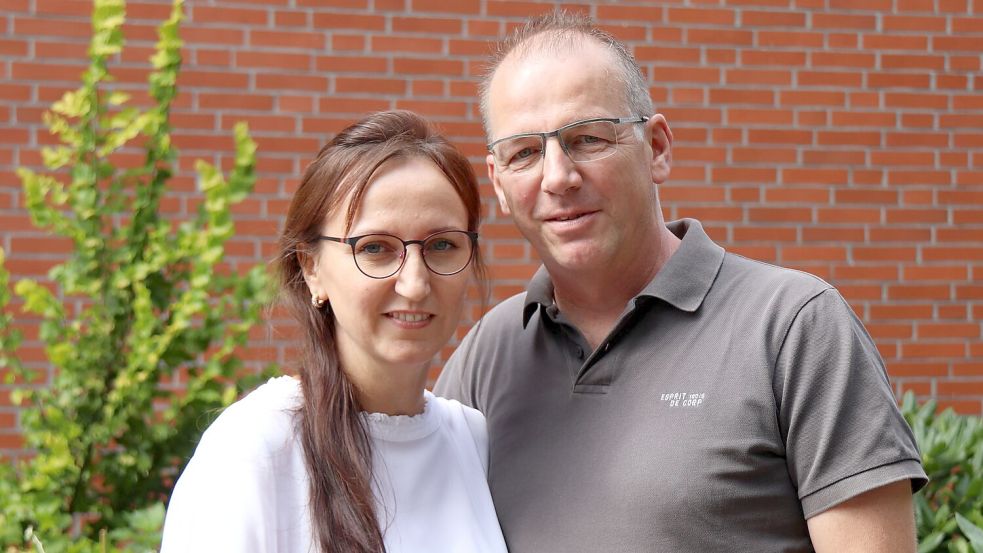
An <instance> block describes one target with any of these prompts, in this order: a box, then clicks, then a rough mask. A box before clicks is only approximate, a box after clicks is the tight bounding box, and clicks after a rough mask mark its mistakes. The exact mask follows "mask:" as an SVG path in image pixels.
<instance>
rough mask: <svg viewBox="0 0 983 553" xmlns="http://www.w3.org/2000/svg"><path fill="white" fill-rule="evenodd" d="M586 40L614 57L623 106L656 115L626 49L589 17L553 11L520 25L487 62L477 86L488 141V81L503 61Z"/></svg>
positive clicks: (646, 86) (638, 71)
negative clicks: (513, 55)
mask: <svg viewBox="0 0 983 553" xmlns="http://www.w3.org/2000/svg"><path fill="white" fill-rule="evenodd" d="M585 37H586V38H589V39H593V40H595V41H597V42H598V43H599V44H601V45H602V46H605V47H607V49H608V51H610V52H611V53H612V54H613V55H614V57H615V60H616V61H617V67H616V69H617V71H616V72H615V75H614V77H615V78H617V79H618V80H619V81H620V82H621V84H622V86H623V87H624V89H625V102H626V104H627V106H626V107H627V108H628V109H629V110H631V112H632V113H631V115H652V114H653V113H655V108H654V107H653V105H652V97H651V96H650V95H649V90H648V82H647V80H646V79H645V76H644V75H642V71H641V69H639V68H638V64H637V63H635V58H634V56H632V55H631V52H629V51H628V48H626V47H625V45H624V44H622V43H621V41H619V40H618V39H616V38H614V36H613V35H611V34H610V33H608V32H606V31H603V30H601V29H599V28H597V26H596V25H594V22H593V21H592V20H591V18H590V17H588V16H586V15H583V14H579V13H572V12H567V11H564V10H556V11H553V12H550V13H546V14H543V15H540V16H538V17H534V18H532V19H529V20H527V21H526V23H525V24H524V25H523V26H521V27H518V28H516V29H515V30H513V31H512V32H511V33H510V34H509V36H508V37H506V38H505V40H503V41H502V42H500V43H499V44H498V47H497V48H496V49H495V52H494V53H493V54H492V56H491V58H490V59H489V60H488V67H487V69H486V71H485V73H484V75H483V76H482V78H481V82H480V83H479V85H478V93H479V99H480V102H481V105H480V108H481V122H482V124H483V125H484V127H485V134H486V135H488V137H489V139H490V138H491V126H490V121H489V110H490V108H491V106H490V98H489V95H490V88H491V81H492V78H493V77H494V76H495V72H496V71H497V70H498V67H499V66H500V65H501V64H502V62H503V61H504V60H505V58H507V57H508V56H509V55H510V54H513V53H515V55H518V56H524V55H529V54H534V53H537V52H541V51H555V52H560V51H563V50H564V49H566V48H569V46H570V45H571V44H578V43H579V41H580V40H581V39H583V38H585ZM621 115H623V114H618V116H621ZM624 115H627V114H624Z"/></svg>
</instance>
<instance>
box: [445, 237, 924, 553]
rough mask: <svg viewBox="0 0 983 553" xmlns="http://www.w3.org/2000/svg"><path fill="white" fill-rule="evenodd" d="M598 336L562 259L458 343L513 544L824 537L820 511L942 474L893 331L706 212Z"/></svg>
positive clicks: (767, 543)
mask: <svg viewBox="0 0 983 553" xmlns="http://www.w3.org/2000/svg"><path fill="white" fill-rule="evenodd" d="M669 228H670V229H671V230H672V231H673V232H674V233H675V234H676V235H677V236H680V237H681V238H682V239H683V240H682V243H681V245H680V247H679V249H678V250H677V252H676V253H675V254H674V255H673V256H672V257H671V258H670V259H669V261H668V263H667V264H666V265H665V266H664V267H663V268H662V270H661V271H660V272H659V273H658V275H657V276H656V277H655V279H653V280H652V282H650V283H649V285H648V286H646V287H645V289H644V290H642V291H641V292H640V293H639V294H638V295H637V296H636V297H635V298H634V299H633V300H632V301H631V302H630V304H629V305H628V306H627V308H626V309H625V312H624V313H623V314H622V317H621V319H620V321H619V322H618V324H617V326H616V327H615V329H614V330H613V331H612V332H611V334H610V335H609V336H608V338H607V339H606V340H605V341H604V342H603V343H602V344H600V346H599V347H598V348H597V350H595V351H593V352H591V350H590V347H589V346H588V344H587V342H586V340H585V339H584V338H583V336H581V334H580V333H579V332H578V331H577V330H576V329H575V328H573V327H572V326H570V325H569V324H568V323H567V322H566V320H565V319H564V317H563V314H562V313H559V312H558V311H557V309H556V307H555V305H554V304H553V300H552V284H551V282H550V280H549V277H548V275H547V274H546V273H545V271H544V270H542V269H541V270H540V272H539V273H537V274H536V276H535V277H534V278H533V279H532V281H531V282H530V284H529V287H528V288H527V291H526V293H524V294H519V295H517V296H515V297H513V298H510V299H509V300H506V301H505V302H503V303H502V304H500V305H499V306H497V307H495V308H494V309H493V310H492V311H491V312H490V313H489V314H488V315H487V316H486V317H485V318H484V319H483V320H482V321H481V322H480V323H479V325H477V326H476V327H475V328H474V329H472V331H471V332H470V333H469V334H468V336H467V338H466V339H465V341H464V343H463V344H462V345H461V346H460V347H459V348H458V350H457V352H456V353H455V354H454V356H453V357H452V359H451V361H450V362H449V364H448V365H447V367H446V368H445V369H444V372H443V374H442V375H441V377H440V380H439V381H438V383H437V388H436V391H437V393H439V394H440V395H444V396H447V397H451V398H456V399H459V400H461V401H462V402H464V403H466V404H469V405H472V406H474V407H476V408H478V409H479V410H481V411H482V412H483V413H484V414H485V416H486V417H487V419H488V430H489V435H490V446H491V452H490V455H491V457H490V473H489V484H490V486H491V490H492V496H493V498H494V500H495V506H496V509H497V511H498V515H499V519H500V521H501V522H502V526H503V530H504V532H505V536H506V539H507V541H508V543H509V548H510V551H511V552H512V553H549V552H558V553H559V552H562V553H571V552H580V551H583V552H629V551H639V552H641V551H645V552H649V551H651V552H655V551H701V552H702V551H754V552H766V551H810V550H811V545H810V542H809V539H808V532H807V527H806V523H805V519H806V518H807V517H809V516H812V515H814V514H817V513H819V512H822V511H823V510H825V509H827V508H829V507H831V506H833V505H836V504H837V503H839V502H842V501H844V500H846V499H848V498H850V497H853V496H855V495H857V494H859V493H862V492H864V491H867V490H870V489H872V488H875V487H878V486H881V485H884V484H888V483H891V482H895V481H899V480H907V479H911V480H912V483H913V487H914V488H916V489H917V488H920V487H921V486H922V485H924V483H925V473H924V471H923V470H922V468H921V464H920V461H919V454H918V451H917V449H916V446H915V443H914V438H913V436H912V433H911V430H910V429H909V428H908V426H907V424H906V423H905V421H904V419H903V418H902V417H901V414H900V413H899V411H898V408H897V405H896V403H895V398H894V396H893V394H892V391H891V387H890V384H889V382H888V378H887V374H886V372H885V370H884V365H883V362H882V361H881V358H880V356H879V355H878V353H877V350H876V348H875V347H874V343H873V341H872V340H871V338H870V337H869V336H868V335H867V333H866V331H865V330H864V328H863V326H862V325H861V323H860V321H859V320H858V319H857V318H856V316H855V315H854V313H853V311H852V310H851V309H850V307H849V306H848V305H847V304H846V302H845V301H844V300H843V298H842V297H841V296H840V295H839V294H838V293H837V292H836V290H834V289H833V288H832V287H831V286H829V285H828V284H826V283H825V282H823V281H821V280H820V279H818V278H815V277H813V276H811V275H807V274H804V273H800V272H796V271H790V270H787V269H782V268H778V267H774V266H771V265H767V264H765V263H759V262H756V261H752V260H749V259H746V258H743V257H740V256H737V255H733V254H728V253H725V252H724V250H723V249H722V248H720V247H719V246H717V245H716V244H714V243H713V242H712V241H711V240H710V239H709V238H708V237H707V235H706V234H705V233H704V231H703V228H702V227H701V226H700V224H699V222H697V221H695V220H683V221H677V222H675V223H671V224H670V225H669Z"/></svg>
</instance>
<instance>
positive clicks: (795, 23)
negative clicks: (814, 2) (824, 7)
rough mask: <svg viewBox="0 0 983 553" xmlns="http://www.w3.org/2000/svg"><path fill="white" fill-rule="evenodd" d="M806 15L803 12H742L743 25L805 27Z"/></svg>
mask: <svg viewBox="0 0 983 553" xmlns="http://www.w3.org/2000/svg"><path fill="white" fill-rule="evenodd" d="M805 24H806V17H805V14H804V13H801V12H793V11H788V12H778V11H755V10H744V11H742V12H741V26H743V27H804V26H805Z"/></svg>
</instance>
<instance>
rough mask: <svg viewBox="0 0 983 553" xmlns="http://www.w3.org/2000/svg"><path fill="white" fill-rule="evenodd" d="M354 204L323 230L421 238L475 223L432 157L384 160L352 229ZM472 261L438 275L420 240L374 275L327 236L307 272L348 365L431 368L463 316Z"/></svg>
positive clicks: (340, 234)
mask: <svg viewBox="0 0 983 553" xmlns="http://www.w3.org/2000/svg"><path fill="white" fill-rule="evenodd" d="M347 210H348V204H347V203H346V204H345V205H343V206H341V209H339V210H337V212H336V213H333V214H331V215H329V216H328V217H327V218H326V219H325V222H324V225H323V226H322V228H321V234H323V235H325V236H335V237H343V238H344V237H349V236H360V235H364V234H375V233H384V234H390V235H393V236H396V237H399V238H401V239H403V240H422V239H424V238H427V237H428V236H430V235H431V234H433V233H435V232H440V231H444V230H467V229H468V217H467V211H466V210H465V207H464V203H463V202H462V201H461V199H460V197H459V196H458V194H457V192H456V191H455V190H454V187H453V186H452V185H451V183H450V181H448V180H447V177H445V176H444V174H443V173H442V172H441V171H440V170H439V169H438V168H437V166H436V165H434V164H433V162H431V161H430V160H428V159H424V158H418V157H415V158H409V159H393V160H390V161H388V162H386V163H385V164H383V165H382V166H381V167H379V169H378V170H377V171H376V173H375V177H374V178H373V179H372V180H371V181H370V182H369V184H368V186H367V188H366V190H365V193H364V195H363V197H362V202H361V205H360V206H359V207H358V211H357V212H356V214H355V219H354V221H353V222H352V227H351V229H348V230H347V232H346V229H345V214H346V213H347ZM371 251H374V250H370V253H371ZM471 267H472V265H470V264H469V265H468V267H467V268H466V269H465V270H464V271H461V272H460V273H458V274H455V275H450V276H441V275H437V274H434V273H432V272H430V271H429V270H428V269H427V267H426V265H424V263H423V257H422V249H421V246H419V245H410V246H408V247H407V248H406V258H405V261H404V263H403V266H402V268H401V269H400V270H399V272H397V273H396V274H395V275H393V276H391V277H388V278H383V279H373V278H369V277H368V276H366V275H364V274H362V272H361V271H360V270H359V269H358V267H357V266H356V264H355V261H354V259H353V258H352V248H351V246H349V245H348V244H343V243H338V242H328V241H322V242H321V246H320V249H319V251H318V254H317V258H316V259H315V260H314V266H313V270H312V271H311V272H310V273H308V274H306V275H305V278H306V279H307V283H308V286H309V287H310V289H311V292H312V293H315V294H317V295H318V296H319V297H321V298H324V299H326V300H327V301H328V303H329V304H330V306H331V310H332V313H333V315H334V318H335V329H336V332H335V334H336V337H337V344H338V354H339V356H340V359H341V362H342V366H344V367H346V369H347V370H352V369H355V370H359V369H362V370H365V369H368V370H372V369H373V368H382V369H385V370H389V368H390V367H396V366H401V365H402V366H407V367H416V368H418V367H426V366H427V365H428V364H429V362H430V360H431V359H433V357H434V355H435V354H436V353H437V352H438V351H439V350H440V349H441V348H442V347H443V346H444V344H446V343H447V341H448V340H449V339H450V337H451V334H453V332H454V330H455V329H456V328H457V325H458V321H459V319H460V316H461V309H462V307H463V305H464V297H465V294H466V292H467V287H468V282H469V279H470V276H471V275H472V274H473V272H472V268H471Z"/></svg>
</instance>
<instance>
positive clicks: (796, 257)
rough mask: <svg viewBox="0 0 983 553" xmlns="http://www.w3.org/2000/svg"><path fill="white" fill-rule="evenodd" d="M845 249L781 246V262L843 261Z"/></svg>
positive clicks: (845, 253)
mask: <svg viewBox="0 0 983 553" xmlns="http://www.w3.org/2000/svg"><path fill="white" fill-rule="evenodd" d="M846 255H847V252H846V248H843V247H834V246H782V249H781V261H782V262H783V263H784V262H796V261H845V260H846Z"/></svg>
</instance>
